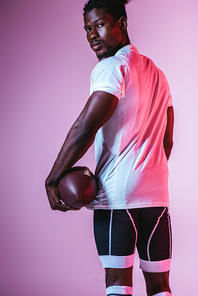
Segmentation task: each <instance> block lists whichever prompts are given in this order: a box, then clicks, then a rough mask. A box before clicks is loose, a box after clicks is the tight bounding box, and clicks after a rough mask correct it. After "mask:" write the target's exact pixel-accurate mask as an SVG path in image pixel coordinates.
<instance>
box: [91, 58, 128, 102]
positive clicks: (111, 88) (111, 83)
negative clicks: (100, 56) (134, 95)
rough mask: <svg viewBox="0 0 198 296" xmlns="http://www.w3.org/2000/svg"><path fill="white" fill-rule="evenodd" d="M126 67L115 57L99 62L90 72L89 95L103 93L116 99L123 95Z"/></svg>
mask: <svg viewBox="0 0 198 296" xmlns="http://www.w3.org/2000/svg"><path fill="white" fill-rule="evenodd" d="M126 69H127V67H126V65H125V64H124V63H123V62H122V60H121V59H119V58H117V57H109V58H107V59H105V60H103V61H101V62H99V63H98V64H97V65H96V67H95V68H94V69H93V71H92V75H91V88H90V94H92V93H93V92H94V91H105V92H108V93H110V94H112V95H114V96H116V97H117V98H118V99H120V98H121V97H123V96H124V95H125V78H126V72H127V71H126Z"/></svg>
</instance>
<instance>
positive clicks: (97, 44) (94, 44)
mask: <svg viewBox="0 0 198 296" xmlns="http://www.w3.org/2000/svg"><path fill="white" fill-rule="evenodd" d="M90 46H91V48H92V49H93V50H94V51H97V50H99V49H100V47H101V46H102V42H100V41H93V42H91V43H90Z"/></svg>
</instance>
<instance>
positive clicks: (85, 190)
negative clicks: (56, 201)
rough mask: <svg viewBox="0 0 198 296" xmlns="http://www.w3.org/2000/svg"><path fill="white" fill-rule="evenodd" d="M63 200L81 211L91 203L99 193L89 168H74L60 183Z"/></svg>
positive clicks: (59, 188)
mask: <svg viewBox="0 0 198 296" xmlns="http://www.w3.org/2000/svg"><path fill="white" fill-rule="evenodd" d="M58 190H59V194H60V197H61V200H62V201H63V202H64V203H65V204H67V205H68V206H70V207H72V208H75V209H80V208H82V207H84V206H86V205H88V204H89V203H91V202H92V201H93V200H94V198H95V196H96V193H97V182H96V179H95V177H94V175H93V174H92V172H91V171H90V170H89V169H88V168H87V167H73V168H72V169H71V170H70V171H69V172H68V173H67V174H66V175H65V176H64V177H63V178H62V179H61V180H60V182H59V184H58Z"/></svg>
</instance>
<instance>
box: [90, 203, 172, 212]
mask: <svg viewBox="0 0 198 296" xmlns="http://www.w3.org/2000/svg"><path fill="white" fill-rule="evenodd" d="M154 207H169V202H164V203H162V202H152V203H151V202H150V203H141V204H138V203H137V204H127V205H124V206H123V205H111V206H109V205H108V206H107V205H95V206H91V205H87V206H86V208H87V209H88V210H126V209H139V208H154Z"/></svg>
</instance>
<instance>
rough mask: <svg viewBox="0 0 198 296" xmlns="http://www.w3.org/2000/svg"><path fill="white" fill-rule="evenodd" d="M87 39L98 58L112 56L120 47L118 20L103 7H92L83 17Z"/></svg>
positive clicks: (120, 33) (120, 35)
mask: <svg viewBox="0 0 198 296" xmlns="http://www.w3.org/2000/svg"><path fill="white" fill-rule="evenodd" d="M84 23H85V26H84V28H85V31H86V32H87V40H88V42H89V43H90V46H91V48H92V49H93V50H94V51H95V53H96V55H97V57H98V59H99V60H102V59H103V58H107V57H109V56H113V55H114V54H115V53H116V51H117V50H118V49H120V48H121V47H122V46H121V43H122V40H123V37H122V31H121V28H120V25H119V21H116V20H114V19H113V17H112V16H111V15H110V14H107V13H106V12H105V10H104V9H98V8H94V9H93V10H91V11H89V12H86V14H85V17H84Z"/></svg>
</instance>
